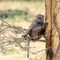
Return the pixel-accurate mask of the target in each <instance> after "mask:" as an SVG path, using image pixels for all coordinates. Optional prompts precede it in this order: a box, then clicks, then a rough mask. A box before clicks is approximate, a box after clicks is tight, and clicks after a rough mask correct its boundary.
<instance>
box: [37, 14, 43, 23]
mask: <svg viewBox="0 0 60 60" xmlns="http://www.w3.org/2000/svg"><path fill="white" fill-rule="evenodd" d="M43 22H44V16H41V15H40V16H37V23H38V24H41V23H43Z"/></svg>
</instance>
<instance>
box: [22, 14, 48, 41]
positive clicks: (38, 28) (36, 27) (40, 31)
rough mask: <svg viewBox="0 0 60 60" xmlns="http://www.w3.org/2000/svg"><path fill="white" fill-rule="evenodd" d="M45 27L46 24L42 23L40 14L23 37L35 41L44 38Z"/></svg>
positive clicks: (42, 17) (42, 19) (42, 18)
mask: <svg viewBox="0 0 60 60" xmlns="http://www.w3.org/2000/svg"><path fill="white" fill-rule="evenodd" d="M47 25H48V23H46V22H45V23H44V16H43V15H42V14H38V15H37V16H36V18H35V20H34V21H33V22H32V24H31V26H30V27H29V28H28V30H27V32H26V34H25V35H23V37H24V38H25V37H26V36H27V35H29V36H30V38H31V39H32V40H37V39H39V38H40V37H41V36H42V35H43V36H44V37H45V30H46V27H47Z"/></svg>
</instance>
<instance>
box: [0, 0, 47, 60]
mask: <svg viewBox="0 0 60 60" xmlns="http://www.w3.org/2000/svg"><path fill="white" fill-rule="evenodd" d="M39 13H40V14H43V15H44V16H45V0H0V24H1V21H2V20H3V21H5V22H7V23H8V24H7V23H5V22H4V23H3V24H4V25H3V26H2V27H6V26H7V25H9V26H8V28H7V30H8V31H7V30H5V31H4V32H3V33H2V34H0V38H1V36H4V38H5V39H6V37H10V38H11V36H13V37H15V38H16V37H20V34H19V33H18V34H17V36H16V35H14V33H12V32H11V31H10V29H12V28H11V27H10V25H11V26H15V27H22V28H23V29H28V27H29V26H30V24H31V23H32V21H33V20H34V19H35V16H36V15H37V14H39ZM0 27H1V25H0ZM14 29H15V28H14ZM17 31H19V29H18V30H17ZM0 33H1V32H0ZM3 34H4V35H3ZM11 39H12V38H11ZM7 40H9V39H7ZM17 40H18V39H17ZM2 41H5V40H4V39H2ZM10 41H11V40H10ZM10 43H11V42H10ZM6 44H7V45H8V43H6ZM6 44H4V43H3V44H0V50H1V49H2V52H3V53H2V52H1V53H0V60H28V58H27V51H25V50H22V49H21V48H20V46H19V45H18V44H17V43H16V42H15V43H12V44H10V45H8V46H5V45H6ZM21 44H22V46H23V47H24V45H25V43H24V42H22V43H21ZM30 47H31V48H30V51H32V52H37V53H36V54H31V53H30V58H29V60H45V58H46V55H45V50H43V49H45V42H38V41H36V42H32V41H31V42H30ZM7 49H9V50H8V51H7V52H5V50H7ZM40 50H43V51H42V52H39V51H40Z"/></svg>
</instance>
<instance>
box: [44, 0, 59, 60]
mask: <svg viewBox="0 0 60 60" xmlns="http://www.w3.org/2000/svg"><path fill="white" fill-rule="evenodd" d="M45 1H46V2H45V3H46V17H47V19H46V21H47V22H48V27H47V29H46V35H47V41H46V48H48V49H47V50H46V60H60V54H59V46H60V42H59V40H60V21H59V20H60V1H59V0H45Z"/></svg>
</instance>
